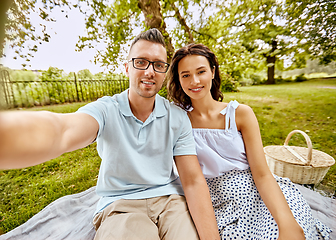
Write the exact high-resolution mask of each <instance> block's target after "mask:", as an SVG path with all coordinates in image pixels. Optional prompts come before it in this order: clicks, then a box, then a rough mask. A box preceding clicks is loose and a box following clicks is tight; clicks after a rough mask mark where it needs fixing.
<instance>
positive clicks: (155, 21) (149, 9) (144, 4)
mask: <svg viewBox="0 0 336 240" xmlns="http://www.w3.org/2000/svg"><path fill="white" fill-rule="evenodd" d="M138 6H139V8H140V9H141V11H142V13H143V15H144V16H145V24H146V26H147V27H149V28H157V29H158V30H159V31H160V32H161V33H162V35H163V36H164V38H165V40H166V48H167V56H168V62H170V59H171V58H172V56H173V54H174V47H173V45H172V42H171V38H170V36H169V34H168V32H167V31H166V23H165V22H164V21H163V17H162V13H161V7H160V1H159V0H138Z"/></svg>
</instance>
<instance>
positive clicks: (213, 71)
mask: <svg viewBox="0 0 336 240" xmlns="http://www.w3.org/2000/svg"><path fill="white" fill-rule="evenodd" d="M215 70H216V67H215V66H214V67H213V68H212V79H214V78H215Z"/></svg>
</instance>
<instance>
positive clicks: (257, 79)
mask: <svg viewBox="0 0 336 240" xmlns="http://www.w3.org/2000/svg"><path fill="white" fill-rule="evenodd" d="M250 78H251V80H252V85H260V84H264V83H265V82H266V79H264V78H263V77H262V76H260V75H258V74H255V73H252V74H251V75H250Z"/></svg>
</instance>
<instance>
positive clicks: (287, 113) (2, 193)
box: [0, 80, 336, 233]
mask: <svg viewBox="0 0 336 240" xmlns="http://www.w3.org/2000/svg"><path fill="white" fill-rule="evenodd" d="M327 86H328V87H336V80H310V81H306V82H302V83H289V84H280V85H274V86H267V85H263V86H251V87H242V88H240V92H237V93H224V96H225V98H224V101H230V100H233V99H236V100H237V101H238V102H240V103H244V104H247V105H249V106H251V107H252V108H253V110H254V112H255V113H256V116H257V118H258V121H259V125H260V130H261V135H262V138H263V143H264V146H267V145H282V144H283V142H284V140H285V138H286V136H287V134H288V133H289V132H290V131H292V130H294V129H300V130H303V131H305V132H307V134H308V135H309V136H310V138H311V140H312V142H313V147H314V149H317V150H320V151H323V152H325V153H327V154H329V155H331V156H332V157H334V158H336V147H335V146H336V128H335V126H336V110H335V109H336V89H330V88H321V87H327ZM85 104H86V103H73V104H64V105H55V106H48V107H38V108H33V109H29V110H49V111H54V112H64V113H65V112H74V111H76V110H77V109H78V108H79V107H81V106H82V105H85ZM13 111H17V110H13ZM289 144H290V145H297V146H306V145H305V144H306V143H305V140H304V138H303V137H302V136H301V135H299V134H296V135H294V136H293V137H292V138H291V141H290V142H289ZM99 165H100V158H99V157H98V155H97V152H96V150H95V144H92V145H90V146H88V147H86V148H83V149H80V150H77V151H74V152H71V153H66V154H63V155H62V156H60V157H58V158H56V159H54V160H51V161H49V162H46V163H44V164H41V165H38V166H34V167H30V168H25V169H20V170H9V171H0V200H1V201H0V233H1V232H8V231H10V230H12V229H14V228H15V227H17V226H19V225H20V224H22V223H24V222H26V221H27V220H28V219H29V218H31V217H32V216H33V215H34V214H36V213H38V212H39V211H41V210H42V209H43V208H44V207H45V206H47V205H48V204H49V203H51V202H52V201H54V200H55V199H57V198H59V197H61V196H64V195H68V194H74V193H78V192H81V191H84V190H86V189H88V188H90V187H92V186H94V185H95V184H96V181H97V175H98V170H99ZM322 185H323V186H326V187H327V188H329V189H332V190H333V191H335V190H336V165H334V166H333V167H331V169H330V170H329V172H328V173H327V175H326V177H325V178H324V180H323V181H322Z"/></svg>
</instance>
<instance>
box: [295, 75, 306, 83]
mask: <svg viewBox="0 0 336 240" xmlns="http://www.w3.org/2000/svg"><path fill="white" fill-rule="evenodd" d="M294 81H295V82H304V81H307V78H306V77H305V76H304V73H302V74H300V75H298V76H296V78H295V80H294Z"/></svg>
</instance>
